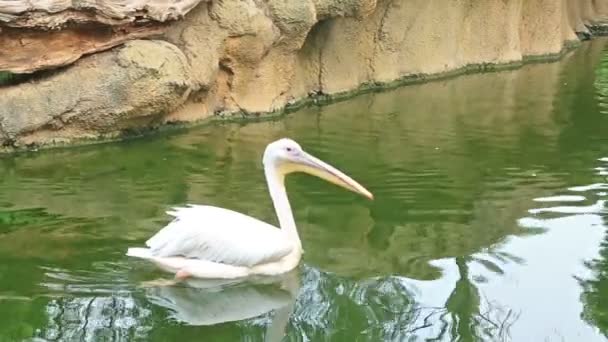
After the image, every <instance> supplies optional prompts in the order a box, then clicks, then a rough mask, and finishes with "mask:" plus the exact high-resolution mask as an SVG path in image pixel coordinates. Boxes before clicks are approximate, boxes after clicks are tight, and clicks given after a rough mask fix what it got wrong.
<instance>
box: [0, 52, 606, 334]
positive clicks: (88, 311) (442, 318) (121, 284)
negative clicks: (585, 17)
mask: <svg viewBox="0 0 608 342" xmlns="http://www.w3.org/2000/svg"><path fill="white" fill-rule="evenodd" d="M605 45H606V41H604V40H596V41H594V42H592V43H591V44H586V45H583V47H581V48H580V49H578V50H577V51H576V52H575V53H573V54H570V55H568V56H567V57H565V58H564V59H563V60H562V61H561V62H558V63H550V64H535V65H528V66H525V67H523V68H522V69H519V70H515V71H504V72H499V73H489V74H478V75H469V76H462V77H458V78H455V79H450V80H444V81H437V82H433V83H428V84H422V85H415V86H408V87H404V88H400V89H396V90H392V91H388V92H384V93H378V94H367V95H362V96H359V97H356V98H354V99H351V100H348V101H344V102H340V103H336V104H332V105H329V106H326V107H322V108H316V107H315V108H309V109H305V110H302V111H300V112H298V113H294V114H291V115H289V116H287V117H284V118H281V119H280V120H277V121H268V122H258V123H250V124H246V125H240V124H214V125H210V126H205V127H199V128H195V129H190V130H188V131H184V132H172V133H169V134H164V135H161V136H156V137H150V138H146V139H140V140H133V141H129V142H124V143H115V144H106V145H98V146H90V147H84V148H73V149H63V150H50V151H44V152H40V153H31V154H20V155H16V156H11V157H3V158H2V159H0V186H1V188H0V189H1V190H2V191H1V192H0V317H1V318H2V319H0V341H21V340H28V339H32V338H33V339H35V338H38V340H42V339H44V340H51V341H126V340H142V341H190V340H193V341H263V340H264V339H266V340H267V341H273V340H280V338H282V337H283V335H284V334H285V339H286V340H290V341H425V340H430V341H475V340H484V341H502V340H509V341H510V340H512V341H603V340H606V338H605V336H606V335H608V237H607V232H606V226H607V225H608V222H606V220H605V217H606V209H605V200H606V199H607V198H608V194H607V193H608V179H607V178H606V175H608V159H607V160H606V161H602V160H600V159H601V158H606V157H608V51H606V52H603V49H604V47H605ZM283 136H289V137H292V138H294V139H296V140H297V141H298V142H300V143H301V144H302V145H303V147H304V148H305V149H307V150H308V151H310V152H311V153H313V154H315V155H317V156H319V157H320V158H322V159H324V160H326V161H328V162H330V163H332V164H333V165H335V166H337V167H339V168H340V169H342V170H344V171H346V172H347V173H348V174H349V175H351V176H353V178H355V179H357V180H358V181H360V182H361V183H362V184H364V185H365V186H366V187H367V188H368V189H370V190H371V191H372V192H373V193H374V195H375V197H376V200H375V201H373V202H370V201H367V200H365V199H364V198H360V197H358V196H356V195H354V194H352V193H349V192H346V191H344V190H342V189H340V188H337V187H335V186H333V185H331V184H327V183H325V182H323V181H321V180H318V179H314V178H311V177H308V176H304V175H296V176H293V177H291V178H289V179H288V184H287V186H288V192H289V195H290V199H291V201H292V207H293V208H294V211H295V217H296V222H297V224H298V227H299V230H300V234H301V236H302V240H303V245H304V248H305V255H304V259H303V262H302V263H301V266H300V267H299V268H298V269H297V270H296V272H294V273H293V274H290V275H288V277H286V278H285V279H278V280H274V281H267V282H265V283H262V282H256V283H246V284H238V285H233V286H226V287H209V286H210V285H209V284H199V285H200V286H199V288H195V287H192V286H191V287H184V286H179V287H175V286H174V287H171V286H156V285H153V284H150V283H146V282H149V281H153V280H158V279H159V278H165V279H167V278H169V277H168V276H166V275H165V274H163V273H160V272H158V271H156V270H155V269H154V268H153V267H151V266H149V265H147V264H145V263H143V262H140V261H136V260H131V259H129V258H127V257H125V256H124V252H125V250H126V249H127V247H128V246H137V245H141V244H143V242H144V241H145V240H146V239H147V238H148V237H149V236H151V235H152V234H154V233H155V232H156V231H157V230H158V229H160V228H161V227H162V226H163V225H164V224H166V223H167V222H168V217H167V216H166V215H165V214H164V212H165V210H167V209H169V208H170V207H171V206H175V205H183V204H185V203H201V204H212V205H218V206H224V207H228V208H231V209H235V210H238V211H241V212H244V213H247V214H249V215H251V216H254V217H257V218H260V219H263V220H266V221H268V222H271V223H273V224H275V223H276V218H275V216H274V212H273V210H272V206H271V202H270V199H269V196H268V194H267V192H266V185H265V182H264V178H263V174H262V168H261V161H260V158H261V153H262V151H263V149H264V147H265V145H266V144H267V143H268V142H269V141H271V140H273V139H276V138H279V137H283ZM203 285H205V286H207V288H201V287H202V286H203Z"/></svg>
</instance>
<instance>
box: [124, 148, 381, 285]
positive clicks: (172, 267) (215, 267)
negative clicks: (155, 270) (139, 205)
mask: <svg viewBox="0 0 608 342" xmlns="http://www.w3.org/2000/svg"><path fill="white" fill-rule="evenodd" d="M263 162H264V173H265V176H266V181H267V183H268V188H269V192H270V195H271V197H272V201H273V204H274V207H275V210H276V213H277V217H278V219H279V223H280V226H281V229H278V228H277V227H274V226H272V225H270V224H268V223H265V222H262V221H260V220H258V219H255V218H253V217H250V216H247V215H244V214H241V213H238V212H235V211H232V210H228V209H223V208H218V207H213V206H202V205H190V206H188V207H184V208H175V209H174V210H172V211H170V212H168V214H170V215H172V216H174V217H175V219H174V220H173V221H172V222H171V223H169V224H168V225H167V226H166V227H164V228H163V229H161V230H160V231H159V232H158V233H157V234H156V235H154V236H153V237H152V238H150V239H149V240H148V241H146V246H147V248H138V247H135V248H129V250H128V251H127V255H129V256H133V257H138V258H142V259H146V260H149V261H151V262H154V263H155V264H156V265H158V266H159V267H160V268H161V269H163V270H165V271H168V272H171V273H174V274H175V276H176V277H177V278H187V277H197V278H220V279H235V278H243V277H248V276H252V275H278V274H283V273H286V272H289V271H290V270H292V269H294V268H295V267H296V266H297V265H298V263H299V262H300V258H301V256H302V244H301V242H300V238H299V235H298V232H297V230H296V226H295V222H294V219H293V215H292V212H291V207H290V205H289V201H288V199H287V193H286V191H285V186H284V177H285V175H287V174H289V173H292V172H307V173H310V174H313V175H316V176H319V177H321V178H323V179H326V180H328V181H330V182H332V183H335V184H337V185H340V186H343V187H345V188H347V189H349V190H352V191H355V192H358V193H361V194H363V195H365V196H367V197H369V198H372V195H371V193H369V192H368V191H367V190H366V189H365V188H363V187H362V186H361V185H359V184H358V183H357V182H355V181H354V180H352V179H351V178H350V177H348V176H346V175H345V174H343V173H342V172H340V171H338V170H337V169H335V168H334V167H332V166H330V165H328V164H326V163H324V162H322V161H320V160H318V159H317V158H315V157H313V156H311V155H309V154H308V153H306V152H304V151H303V150H302V149H301V147H300V146H299V145H298V144H297V143H296V142H294V141H293V140H289V139H281V140H278V141H275V142H273V143H271V144H269V145H268V147H267V148H266V151H265V152H264V158H263Z"/></svg>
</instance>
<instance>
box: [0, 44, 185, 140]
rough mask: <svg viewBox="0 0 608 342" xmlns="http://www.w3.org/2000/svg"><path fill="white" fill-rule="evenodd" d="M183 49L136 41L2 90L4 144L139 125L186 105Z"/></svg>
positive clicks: (58, 137) (0, 120)
mask: <svg viewBox="0 0 608 342" xmlns="http://www.w3.org/2000/svg"><path fill="white" fill-rule="evenodd" d="M189 74H190V67H189V65H188V63H187V61H186V58H185V56H184V55H183V53H182V52H181V51H180V50H179V49H177V48H176V47H175V46H174V45H171V44H169V43H167V42H163V41H132V42H129V43H127V44H126V45H125V46H123V47H121V48H119V49H116V50H113V51H109V52H104V53H100V54H96V55H93V56H91V57H90V58H86V59H83V60H81V61H79V62H78V63H76V64H75V65H74V66H73V67H70V68H68V69H66V70H65V71H62V72H58V73H56V74H53V75H51V76H48V77H45V78H43V79H41V80H37V81H32V82H28V83H25V84H20V85H19V86H14V87H8V88H4V89H2V92H1V93H2V96H0V108H2V109H1V110H0V111H1V113H2V115H1V116H0V128H1V133H0V134H1V136H2V138H1V139H2V142H3V143H4V144H5V145H7V144H15V145H17V146H22V145H25V144H29V143H52V142H58V141H65V140H69V139H71V138H74V137H90V136H96V135H100V134H112V133H116V132H119V131H121V130H124V129H132V128H138V127H140V126H142V125H146V124H148V123H149V122H151V121H154V120H160V118H161V117H162V115H164V114H167V113H169V112H170V111H172V110H174V109H175V108H176V107H177V106H178V105H179V104H181V103H183V102H184V101H185V99H186V98H187V96H188V93H189V91H190V79H189Z"/></svg>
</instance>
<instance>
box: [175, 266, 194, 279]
mask: <svg viewBox="0 0 608 342" xmlns="http://www.w3.org/2000/svg"><path fill="white" fill-rule="evenodd" d="M190 277H192V274H191V273H190V272H188V271H186V270H185V269H183V268H182V269H180V270H179V271H177V273H175V279H176V280H186V279H188V278H190Z"/></svg>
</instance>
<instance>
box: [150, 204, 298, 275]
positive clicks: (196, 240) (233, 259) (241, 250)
mask: <svg viewBox="0 0 608 342" xmlns="http://www.w3.org/2000/svg"><path fill="white" fill-rule="evenodd" d="M167 213H168V214H169V215H172V216H174V217H175V219H174V220H173V221H172V222H171V223H169V224H168V225H167V226H166V227H164V228H163V229H161V230H160V231H159V232H158V233H156V235H154V236H153V237H151V238H150V239H149V240H148V241H146V245H147V246H148V247H149V248H150V251H151V253H152V255H153V256H155V257H171V256H183V257H186V258H196V259H202V260H208V261H213V262H219V263H223V264H228V265H233V266H247V267H251V266H254V265H257V264H262V263H266V262H271V261H275V260H279V259H281V258H282V257H284V256H285V255H287V254H289V253H290V252H291V251H292V250H293V248H294V244H293V243H292V242H291V241H290V240H289V239H288V238H287V236H286V235H285V234H284V232H283V231H281V230H280V229H278V228H276V227H274V226H271V225H269V224H267V223H265V222H262V221H260V220H257V219H255V218H252V217H249V216H246V215H243V214H241V213H238V212H236V211H232V210H228V209H223V208H218V207H212V206H202V205H192V206H189V207H185V208H175V209H174V210H172V211H169V212H167Z"/></svg>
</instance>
